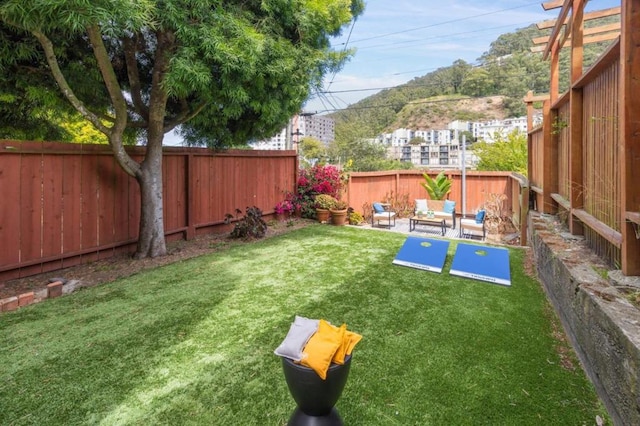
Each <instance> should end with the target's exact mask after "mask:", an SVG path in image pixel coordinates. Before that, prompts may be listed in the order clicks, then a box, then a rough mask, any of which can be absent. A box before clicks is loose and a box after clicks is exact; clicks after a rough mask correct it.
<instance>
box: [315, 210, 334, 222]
mask: <svg viewBox="0 0 640 426" xmlns="http://www.w3.org/2000/svg"><path fill="white" fill-rule="evenodd" d="M330 215H331V213H330V212H329V210H328V209H316V216H317V217H318V222H320V223H327V222H329V216H330Z"/></svg>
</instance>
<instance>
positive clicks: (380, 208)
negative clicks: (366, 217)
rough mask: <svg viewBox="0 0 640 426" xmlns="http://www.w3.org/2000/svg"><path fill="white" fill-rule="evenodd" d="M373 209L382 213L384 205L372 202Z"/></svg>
mask: <svg viewBox="0 0 640 426" xmlns="http://www.w3.org/2000/svg"><path fill="white" fill-rule="evenodd" d="M373 210H375V212H376V213H384V207H383V206H382V204H380V203H373Z"/></svg>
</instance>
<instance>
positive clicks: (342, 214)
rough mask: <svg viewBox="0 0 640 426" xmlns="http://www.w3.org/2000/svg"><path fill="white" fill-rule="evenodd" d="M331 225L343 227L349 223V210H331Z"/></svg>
mask: <svg viewBox="0 0 640 426" xmlns="http://www.w3.org/2000/svg"><path fill="white" fill-rule="evenodd" d="M330 212H331V223H333V224H334V225H338V226H342V225H344V224H345V223H347V209H344V210H330Z"/></svg>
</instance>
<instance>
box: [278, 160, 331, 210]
mask: <svg viewBox="0 0 640 426" xmlns="http://www.w3.org/2000/svg"><path fill="white" fill-rule="evenodd" d="M341 191H342V177H341V175H340V171H339V170H338V168H337V167H335V166H330V165H324V166H321V165H316V166H313V167H311V168H310V169H300V171H299V172H298V191H297V192H296V193H295V194H288V196H287V199H288V200H290V201H291V202H292V204H293V205H294V206H295V209H296V211H298V212H300V215H301V216H302V217H306V218H310V219H314V218H315V217H316V210H315V197H316V195H319V194H327V195H330V196H332V197H334V198H339V197H340V192H341Z"/></svg>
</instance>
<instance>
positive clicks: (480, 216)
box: [476, 210, 484, 223]
mask: <svg viewBox="0 0 640 426" xmlns="http://www.w3.org/2000/svg"><path fill="white" fill-rule="evenodd" d="M482 222H484V210H480V211H479V212H478V213H476V223H482Z"/></svg>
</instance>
